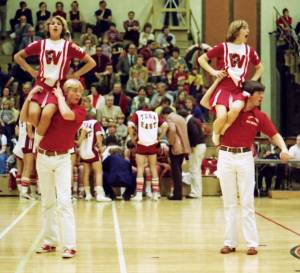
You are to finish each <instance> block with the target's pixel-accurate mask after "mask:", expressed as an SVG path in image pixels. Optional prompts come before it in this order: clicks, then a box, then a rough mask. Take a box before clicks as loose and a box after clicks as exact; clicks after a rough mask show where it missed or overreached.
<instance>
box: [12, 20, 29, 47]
mask: <svg viewBox="0 0 300 273" xmlns="http://www.w3.org/2000/svg"><path fill="white" fill-rule="evenodd" d="M31 27H32V25H30V24H28V23H27V19H26V16H25V15H21V17H20V18H19V21H18V24H16V25H15V28H14V29H15V32H14V33H12V34H11V35H10V37H11V38H13V39H15V51H17V50H18V49H19V47H20V44H21V41H22V39H23V37H25V36H26V34H27V33H28V31H29V29H30V28H31Z"/></svg>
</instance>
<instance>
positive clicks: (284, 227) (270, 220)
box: [255, 211, 300, 236]
mask: <svg viewBox="0 0 300 273" xmlns="http://www.w3.org/2000/svg"><path fill="white" fill-rule="evenodd" d="M255 213H256V214H257V215H259V216H260V217H262V218H264V219H266V220H268V221H269V222H271V223H273V224H275V225H277V226H280V227H282V228H283V229H286V230H288V231H289V232H292V233H294V234H296V235H298V236H300V233H299V232H297V231H295V230H292V229H291V228H289V227H286V226H284V225H282V224H280V223H278V222H276V221H275V220H273V219H271V218H269V217H267V216H265V215H263V214H261V213H259V212H257V211H256V212H255Z"/></svg>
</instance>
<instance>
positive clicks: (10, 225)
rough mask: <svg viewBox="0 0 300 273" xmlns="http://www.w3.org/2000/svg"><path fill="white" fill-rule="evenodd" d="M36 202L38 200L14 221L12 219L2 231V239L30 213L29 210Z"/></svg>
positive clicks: (0, 233)
mask: <svg viewBox="0 0 300 273" xmlns="http://www.w3.org/2000/svg"><path fill="white" fill-rule="evenodd" d="M36 203H37V201H33V202H32V203H31V204H30V205H29V206H28V207H27V208H26V209H24V210H23V211H22V213H21V214H20V215H19V216H18V217H17V218H16V219H15V220H14V221H12V222H11V223H10V224H9V225H8V226H7V227H6V228H5V229H4V230H3V231H1V232H0V240H1V239H2V238H3V237H4V236H5V235H6V234H7V233H8V232H9V231H10V230H11V229H12V228H13V227H14V226H15V225H16V224H17V223H18V222H19V221H20V220H21V219H22V218H23V217H24V216H25V215H26V214H27V213H28V211H30V210H31V209H32V208H33V207H34V206H35V205H36Z"/></svg>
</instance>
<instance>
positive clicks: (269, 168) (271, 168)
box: [257, 143, 279, 196]
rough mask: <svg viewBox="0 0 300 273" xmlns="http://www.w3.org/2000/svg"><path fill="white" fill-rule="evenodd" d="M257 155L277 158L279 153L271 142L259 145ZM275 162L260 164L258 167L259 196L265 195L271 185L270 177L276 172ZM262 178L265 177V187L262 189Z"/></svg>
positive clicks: (264, 157) (265, 157)
mask: <svg viewBox="0 0 300 273" xmlns="http://www.w3.org/2000/svg"><path fill="white" fill-rule="evenodd" d="M260 148H261V149H260V152H259V157H260V158H263V159H279V155H278V153H277V151H276V150H275V146H274V145H273V144H272V143H269V144H267V145H260ZM276 167H277V166H276V164H262V165H260V166H259V168H258V180H257V190H258V192H259V193H260V196H267V194H268V191H269V190H270V189H271V186H272V179H273V177H274V175H275V172H276ZM263 179H265V182H266V187H265V190H264V191H263V185H262V182H263Z"/></svg>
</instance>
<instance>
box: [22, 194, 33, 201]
mask: <svg viewBox="0 0 300 273" xmlns="http://www.w3.org/2000/svg"><path fill="white" fill-rule="evenodd" d="M20 197H21V198H22V199H27V200H35V199H34V198H33V197H32V196H31V195H30V194H28V193H21V194H20Z"/></svg>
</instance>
